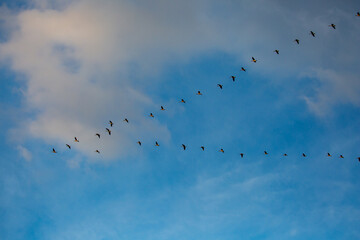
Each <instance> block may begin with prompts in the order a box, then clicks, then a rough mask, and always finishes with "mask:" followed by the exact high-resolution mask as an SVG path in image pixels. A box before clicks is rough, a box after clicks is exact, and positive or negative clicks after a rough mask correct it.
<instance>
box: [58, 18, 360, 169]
mask: <svg viewBox="0 0 360 240" xmlns="http://www.w3.org/2000/svg"><path fill="white" fill-rule="evenodd" d="M355 16H357V17H360V12H357V13H356V15H355ZM329 27H330V28H332V29H334V30H335V29H336V25H335V24H334V23H331V24H330V25H329ZM309 35H311V36H312V37H314V38H315V37H316V33H315V32H314V31H310V32H309ZM294 42H295V43H296V44H297V45H300V40H299V39H297V38H296V39H294ZM274 53H276V55H279V54H280V50H278V49H275V50H274ZM257 61H258V60H257V59H256V58H255V57H251V62H253V63H256V62H257ZM240 70H241V71H243V72H246V69H245V68H244V67H241V68H240ZM231 79H232V81H233V82H235V80H236V76H233V75H232V76H231ZM217 86H218V87H219V88H220V89H221V90H222V89H223V84H220V83H219V84H217ZM196 95H199V96H201V95H203V93H202V92H201V91H200V90H198V91H197V93H196ZM180 102H181V103H186V101H185V100H184V99H181V100H180ZM160 110H161V111H165V110H166V109H165V107H164V106H160ZM149 117H151V118H154V117H155V116H154V114H153V113H150V114H149ZM123 121H124V122H126V123H129V120H128V119H127V118H125V119H124V120H123ZM113 125H114V123H113V122H112V121H111V120H110V121H109V126H110V128H111V127H113ZM105 130H106V132H107V133H108V135H111V130H110V129H109V128H105ZM95 136H96V137H98V138H99V139H100V138H101V135H100V133H96V134H95ZM74 142H76V143H79V142H80V141H79V140H78V138H77V137H74ZM137 144H138V145H139V146H142V142H141V141H140V140H139V141H137ZM65 145H66V147H67V148H68V149H69V150H70V149H71V146H70V145H69V144H65ZM154 145H155V146H156V147H159V146H160V144H159V143H158V141H155V144H154ZM181 148H182V149H183V150H184V151H185V150H186V149H187V146H186V145H185V144H181ZM199 148H200V149H201V150H202V151H205V147H204V146H200V147H199ZM52 152H53V153H58V152H57V151H56V150H55V148H53V149H52ZM94 152H95V153H97V154H100V150H98V149H95V151H94ZM219 152H221V153H225V151H224V149H223V148H220V149H219ZM264 154H265V155H268V154H269V153H268V152H267V151H264ZM239 155H240V157H241V158H243V157H245V154H244V153H240V154H239ZM283 156H284V157H287V156H288V154H287V153H284V154H283ZM301 156H302V157H307V155H306V154H305V153H302V155H301ZM326 156H327V157H332V155H331V154H330V153H327V155H326ZM339 158H344V156H343V155H342V154H340V155H339ZM357 160H358V161H359V162H360V157H357Z"/></svg>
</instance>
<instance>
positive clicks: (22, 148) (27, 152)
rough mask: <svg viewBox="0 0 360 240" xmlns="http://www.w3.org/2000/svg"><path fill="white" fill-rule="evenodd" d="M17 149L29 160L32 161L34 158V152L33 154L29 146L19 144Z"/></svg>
mask: <svg viewBox="0 0 360 240" xmlns="http://www.w3.org/2000/svg"><path fill="white" fill-rule="evenodd" d="M17 150H18V151H19V154H20V156H21V157H22V158H24V159H25V160H26V161H27V162H30V161H31V159H32V154H31V152H30V151H29V150H28V149H27V148H25V147H23V146H21V145H19V146H17Z"/></svg>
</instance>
